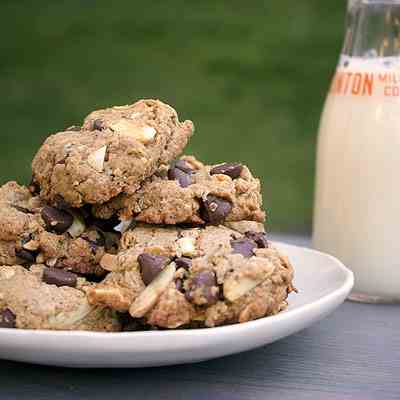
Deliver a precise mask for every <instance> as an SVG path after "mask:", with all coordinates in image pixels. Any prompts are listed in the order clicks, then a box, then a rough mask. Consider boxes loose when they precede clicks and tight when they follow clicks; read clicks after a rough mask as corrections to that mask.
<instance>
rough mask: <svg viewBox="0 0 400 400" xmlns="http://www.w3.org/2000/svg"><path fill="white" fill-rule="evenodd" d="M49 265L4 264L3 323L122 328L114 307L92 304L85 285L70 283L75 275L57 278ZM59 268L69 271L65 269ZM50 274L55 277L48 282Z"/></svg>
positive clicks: (0, 270)
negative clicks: (81, 287)
mask: <svg viewBox="0 0 400 400" xmlns="http://www.w3.org/2000/svg"><path fill="white" fill-rule="evenodd" d="M47 269H48V268H47V267H45V266H43V265H35V266H32V267H31V270H26V269H25V268H23V267H21V266H19V265H14V266H0V327H2V328H21V329H54V330H87V331H105V332H114V331H118V330H120V324H119V322H118V319H117V317H116V315H115V313H114V312H113V311H111V310H109V309H106V308H102V307H96V306H92V305H90V304H89V303H88V301H87V299H86V295H85V293H84V292H83V291H82V290H81V289H79V288H76V287H71V286H69V285H71V279H69V280H68V279H67V280H66V281H65V279H66V278H65V276H64V277H63V278H62V277H61V278H60V277H58V280H57V279H55V277H54V273H53V275H51V274H50V275H49V274H48V273H47V274H46V270H47ZM56 272H58V273H64V274H68V273H66V272H64V271H62V270H57V271H56ZM70 275H73V274H70ZM49 277H50V278H51V277H52V279H53V280H50V283H46V281H49ZM63 279H64V280H63ZM66 283H69V285H66ZM76 285H77V284H76V282H75V286H76Z"/></svg>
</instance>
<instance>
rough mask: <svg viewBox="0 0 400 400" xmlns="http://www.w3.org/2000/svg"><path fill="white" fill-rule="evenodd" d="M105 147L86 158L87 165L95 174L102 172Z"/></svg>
mask: <svg viewBox="0 0 400 400" xmlns="http://www.w3.org/2000/svg"><path fill="white" fill-rule="evenodd" d="M106 152H107V146H103V147H100V149H98V150H96V151H94V152H93V153H91V154H89V156H88V158H87V162H88V164H89V165H90V166H91V167H92V168H94V169H95V170H96V171H97V172H103V169H104V159H105V157H106Z"/></svg>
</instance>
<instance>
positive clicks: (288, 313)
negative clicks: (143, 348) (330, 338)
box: [0, 241, 354, 340]
mask: <svg viewBox="0 0 400 400" xmlns="http://www.w3.org/2000/svg"><path fill="white" fill-rule="evenodd" d="M273 243H274V244H275V245H277V246H278V247H279V246H285V247H291V248H295V249H297V250H301V251H304V252H306V253H311V254H318V255H319V256H323V257H326V258H328V259H330V260H331V261H332V262H333V264H335V266H336V267H337V268H338V269H339V270H341V272H342V273H344V277H345V279H344V282H343V284H342V285H341V286H340V287H338V288H337V289H335V290H334V291H332V292H330V293H327V294H325V295H324V296H322V297H321V298H319V299H317V300H315V301H312V302H310V303H306V304H303V305H301V306H299V307H298V308H295V309H293V310H290V309H287V310H285V311H284V312H281V313H278V314H276V315H271V316H266V317H263V318H259V319H256V320H253V321H247V322H243V323H240V324H231V325H225V326H216V327H212V328H194V329H170V330H162V331H137V332H135V331H134V332H92V331H84V330H77V331H69V330H51V329H9V328H0V338H1V336H3V334H4V333H7V336H9V335H10V333H11V332H13V333H12V335H15V336H19V337H23V336H29V337H30V338H32V336H35V337H42V336H46V335H49V334H51V336H53V337H65V336H68V337H82V338H91V339H100V340H115V339H116V338H119V337H131V338H132V339H134V338H143V337H148V338H153V339H155V338H157V337H163V338H167V337H171V338H178V337H187V336H204V335H209V334H211V333H214V332H215V333H220V334H224V333H225V334H232V333H235V334H240V333H241V332H242V333H243V332H245V331H246V330H252V329H257V327H261V326H263V327H264V328H265V326H266V325H269V324H274V322H276V321H283V322H284V321H286V320H288V319H289V320H290V319H292V318H296V317H298V316H299V315H300V316H301V315H302V314H307V313H308V312H309V311H310V309H314V308H316V307H317V308H318V307H319V306H321V305H323V304H329V303H330V302H331V300H333V299H336V298H340V299H341V298H345V297H346V296H347V294H348V293H349V292H350V291H351V289H352V288H353V286H354V274H353V272H352V271H351V270H350V269H348V268H347V267H346V266H345V265H344V264H343V263H342V262H341V261H340V260H338V259H337V258H336V257H334V256H332V255H330V254H327V253H324V252H321V251H318V250H315V249H311V248H308V247H304V246H296V245H293V244H290V243H285V242H280V241H279V242H277V241H273ZM294 268H295V267H294ZM295 274H296V268H295ZM232 331H234V332H232Z"/></svg>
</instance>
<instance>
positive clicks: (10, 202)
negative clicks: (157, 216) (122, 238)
mask: <svg viewBox="0 0 400 400" xmlns="http://www.w3.org/2000/svg"><path fill="white" fill-rule="evenodd" d="M0 221H1V225H0V265H14V264H27V265H30V264H34V263H45V264H47V265H49V266H52V267H58V268H63V269H66V270H71V271H74V272H78V273H80V274H85V275H88V274H95V275H100V276H101V275H104V274H105V271H104V270H103V269H102V268H101V267H100V266H99V261H100V259H101V258H102V257H103V255H104V254H105V253H106V252H115V251H116V250H117V248H118V242H119V237H118V234H117V233H116V232H115V233H111V232H104V231H103V230H102V229H100V228H99V227H97V226H96V225H94V224H93V221H91V222H90V224H89V223H88V222H87V220H85V218H84V215H83V210H73V209H69V208H67V209H63V208H55V207H51V206H48V205H46V204H45V203H44V202H43V201H42V200H41V199H40V198H39V197H37V196H32V194H31V193H30V191H29V190H28V189H27V188H26V187H23V186H20V185H18V184H17V183H16V182H8V183H6V184H5V185H3V186H1V187H0ZM101 222H102V223H103V225H104V224H105V223H106V221H101ZM110 229H111V228H110ZM112 239H114V240H112Z"/></svg>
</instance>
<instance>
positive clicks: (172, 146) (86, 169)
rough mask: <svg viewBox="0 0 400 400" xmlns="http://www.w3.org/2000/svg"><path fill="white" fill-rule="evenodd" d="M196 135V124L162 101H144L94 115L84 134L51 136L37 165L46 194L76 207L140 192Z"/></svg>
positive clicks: (49, 198)
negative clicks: (184, 119)
mask: <svg viewBox="0 0 400 400" xmlns="http://www.w3.org/2000/svg"><path fill="white" fill-rule="evenodd" d="M192 133H193V124H192V122H190V121H185V122H183V123H181V122H179V120H178V116H177V114H176V111H175V110H174V109H173V108H172V107H170V106H168V105H167V104H164V103H162V102H161V101H158V100H140V101H138V102H136V103H134V104H132V105H127V106H122V107H112V108H107V109H104V110H99V111H94V112H92V113H91V114H89V115H88V116H87V117H86V119H85V121H84V123H83V127H82V129H81V130H79V131H77V130H76V129H73V130H71V129H70V130H67V131H65V132H60V133H57V134H55V135H52V136H50V137H49V138H48V139H47V140H46V141H45V142H44V144H43V145H42V146H41V148H40V149H39V151H38V152H37V154H36V156H35V157H34V160H33V162H32V171H33V183H34V184H35V185H36V186H38V187H40V196H41V197H42V198H43V199H45V200H46V201H48V202H50V203H51V204H53V205H54V204H55V201H56V199H57V197H59V196H61V197H62V198H63V199H64V201H65V202H66V203H68V204H69V205H70V206H72V207H81V206H82V205H84V204H86V203H90V204H97V203H104V202H106V201H108V200H110V199H111V198H113V197H115V196H117V195H118V194H119V193H124V192H125V193H134V192H135V191H136V190H138V189H139V187H140V185H141V183H142V182H143V180H145V179H146V178H148V177H150V176H151V175H152V174H153V173H154V172H155V171H156V170H157V169H158V168H160V166H162V165H163V164H168V163H169V162H170V161H171V160H173V159H174V158H176V157H177V156H178V155H179V154H180V153H181V152H182V150H183V148H184V147H185V146H186V143H187V141H188V139H189V137H190V136H191V135H192Z"/></svg>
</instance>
